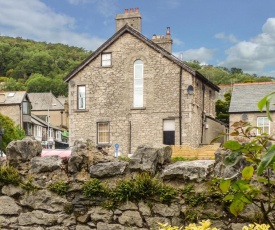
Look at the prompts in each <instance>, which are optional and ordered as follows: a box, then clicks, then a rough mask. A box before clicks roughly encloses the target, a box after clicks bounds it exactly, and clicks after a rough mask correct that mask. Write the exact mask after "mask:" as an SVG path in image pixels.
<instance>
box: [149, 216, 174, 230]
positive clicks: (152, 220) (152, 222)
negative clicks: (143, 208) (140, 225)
mask: <svg viewBox="0 0 275 230" xmlns="http://www.w3.org/2000/svg"><path fill="white" fill-rule="evenodd" d="M145 220H146V222H147V224H148V226H149V227H150V229H158V228H159V225H158V223H162V224H166V223H167V224H171V221H170V219H168V218H165V217H145Z"/></svg>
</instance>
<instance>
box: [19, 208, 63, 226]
mask: <svg viewBox="0 0 275 230" xmlns="http://www.w3.org/2000/svg"><path fill="white" fill-rule="evenodd" d="M57 219H58V216H57V215H56V214H49V213H45V212H43V211H40V210H36V211H32V212H27V213H21V214H20V216H19V218H18V222H19V225H23V226H24V225H33V224H37V225H40V226H43V225H46V226H52V225H55V224H56V223H57Z"/></svg>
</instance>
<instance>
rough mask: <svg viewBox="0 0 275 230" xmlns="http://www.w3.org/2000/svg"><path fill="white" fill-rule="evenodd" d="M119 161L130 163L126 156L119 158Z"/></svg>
mask: <svg viewBox="0 0 275 230" xmlns="http://www.w3.org/2000/svg"><path fill="white" fill-rule="evenodd" d="M118 159H119V160H121V161H126V162H130V160H131V159H130V158H129V157H125V156H118Z"/></svg>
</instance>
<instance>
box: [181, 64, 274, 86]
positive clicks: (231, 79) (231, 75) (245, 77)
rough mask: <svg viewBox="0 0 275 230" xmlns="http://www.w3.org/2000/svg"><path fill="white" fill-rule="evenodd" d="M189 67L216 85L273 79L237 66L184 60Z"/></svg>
mask: <svg viewBox="0 0 275 230" xmlns="http://www.w3.org/2000/svg"><path fill="white" fill-rule="evenodd" d="M185 64H187V65H188V66H189V67H191V68H193V69H194V70H197V71H198V72H200V73H201V74H203V75H204V76H205V77H206V78H207V79H208V80H210V81H212V82H213V83H214V84H216V85H230V84H233V83H246V82H270V81H274V80H275V79H274V78H273V77H271V76H257V75H256V74H252V75H251V74H248V73H243V71H242V69H239V68H231V69H228V68H225V67H220V66H218V67H214V66H212V65H200V63H199V62H198V61H193V62H185Z"/></svg>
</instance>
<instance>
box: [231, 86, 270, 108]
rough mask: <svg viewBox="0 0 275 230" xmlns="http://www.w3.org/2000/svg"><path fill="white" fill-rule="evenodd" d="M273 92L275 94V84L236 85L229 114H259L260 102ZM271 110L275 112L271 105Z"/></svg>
mask: <svg viewBox="0 0 275 230" xmlns="http://www.w3.org/2000/svg"><path fill="white" fill-rule="evenodd" d="M272 92H275V82H255V83H243V84H234V86H233V91H232V96H231V102H230V107H229V113H241V112H259V109H258V107H257V104H258V102H259V101H260V100H261V99H262V98H263V97H265V96H266V95H267V94H269V93H272ZM270 110H274V111H275V106H274V105H273V106H272V105H271V106H270Z"/></svg>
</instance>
